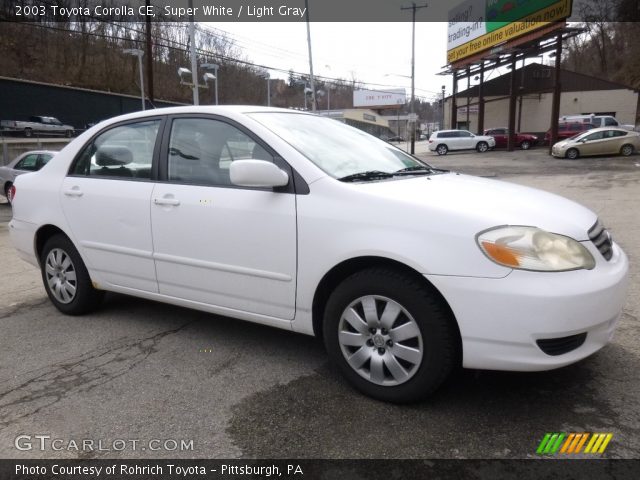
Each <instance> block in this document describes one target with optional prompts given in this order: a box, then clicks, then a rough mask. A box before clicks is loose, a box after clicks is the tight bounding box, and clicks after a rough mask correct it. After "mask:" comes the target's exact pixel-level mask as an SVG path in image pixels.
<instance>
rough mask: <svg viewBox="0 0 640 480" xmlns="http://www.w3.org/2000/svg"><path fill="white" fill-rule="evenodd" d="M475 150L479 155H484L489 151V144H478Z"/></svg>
mask: <svg viewBox="0 0 640 480" xmlns="http://www.w3.org/2000/svg"><path fill="white" fill-rule="evenodd" d="M476 150H477V151H478V152H480V153H484V152H486V151H487V150H489V144H488V143H487V142H478V144H477V145H476Z"/></svg>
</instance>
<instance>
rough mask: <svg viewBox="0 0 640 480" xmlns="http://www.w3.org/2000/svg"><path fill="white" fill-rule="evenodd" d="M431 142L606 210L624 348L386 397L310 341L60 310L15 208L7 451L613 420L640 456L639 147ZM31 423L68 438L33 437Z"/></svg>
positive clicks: (144, 310) (7, 289)
mask: <svg viewBox="0 0 640 480" xmlns="http://www.w3.org/2000/svg"><path fill="white" fill-rule="evenodd" d="M420 155H421V156H422V157H423V158H425V159H427V161H429V162H430V163H432V164H433V165H435V166H438V167H441V168H450V169H454V170H457V171H461V172H467V173H472V174H475V175H482V176H488V177H495V178H499V179H505V180H508V181H512V182H516V183H520V184H523V185H529V186H533V187H538V188H542V189H544V190H548V191H551V192H554V193H558V194H561V195H564V196H566V197H568V198H571V199H574V200H576V201H578V202H581V203H583V204H585V205H586V206H588V207H589V208H591V209H592V210H594V211H595V212H597V213H598V215H600V216H601V218H602V219H603V221H604V222H605V224H606V225H607V226H608V227H609V228H610V229H611V231H612V233H613V236H614V238H615V239H616V240H617V241H618V242H619V243H620V244H621V245H622V247H623V248H624V249H625V251H626V252H627V254H628V255H629V257H630V260H631V279H630V280H631V281H630V291H629V295H628V300H627V304H626V306H625V308H624V312H623V315H622V318H621V320H620V323H619V327H618V330H617V334H616V336H615V338H614V340H613V341H612V343H611V344H610V345H608V346H607V347H606V348H604V349H603V350H602V351H600V352H599V353H597V354H595V355H594V356H592V357H590V358H588V359H586V360H584V361H582V362H580V363H578V364H576V365H572V366H569V367H565V368H563V369H559V370H555V371H551V372H541V373H501V372H490V371H472V370H461V371H458V372H456V374H455V375H453V376H452V377H451V378H450V379H449V380H448V381H447V383H446V384H445V385H444V386H443V387H442V388H441V389H440V390H439V391H438V392H437V393H436V394H435V395H434V396H433V397H431V398H430V399H429V400H427V401H425V402H423V403H420V404H415V405H409V406H396V405H390V404H385V403H382V402H378V401H375V400H371V399H369V398H367V397H364V396H362V395H360V394H359V393H357V392H355V391H354V390H353V389H351V388H350V387H349V386H348V385H347V384H346V382H345V381H344V380H343V379H342V377H341V376H340V374H339V373H338V372H336V371H335V370H334V369H333V368H332V367H330V366H329V364H328V362H327V357H326V354H325V352H324V348H323V346H322V344H321V342H319V341H318V340H316V339H314V338H312V337H307V336H303V335H298V334H294V333H290V332H286V331H282V330H277V329H272V328H268V327H262V326H258V325H253V324H250V323H247V322H242V321H238V320H232V319H229V318H224V317H220V316H216V315H210V314H206V313H201V312H196V311H193V310H188V309H183V308H178V307H174V306H168V305H162V304H158V303H153V302H148V301H144V300H139V299H136V298H132V297H127V296H122V295H115V294H110V295H108V296H107V298H106V300H105V302H104V306H103V308H102V309H101V310H99V311H98V312H96V313H94V314H91V315H86V316H82V317H69V316H64V315H62V314H60V313H58V311H57V310H56V309H55V308H54V307H53V306H52V305H51V304H50V303H49V301H48V300H47V298H46V295H45V293H44V289H43V287H42V286H41V280H40V275H39V272H38V270H37V269H35V268H33V267H31V266H30V265H28V264H26V263H24V262H22V261H21V260H19V259H18V258H17V256H16V255H15V253H14V251H13V249H12V248H11V247H10V245H9V241H8V234H7V223H6V222H7V220H8V219H9V218H10V207H9V206H8V205H6V204H0V266H1V268H2V275H0V278H1V279H2V280H1V281H0V332H1V333H0V457H2V458H18V459H20V458H24V459H26V458H78V457H82V458H91V457H95V458H137V457H143V458H146V457H148V458H152V457H155V458H157V457H166V458H194V457H195V458H232V457H240V458H242V457H245V458H256V457H257V458H274V457H276V458H285V457H287V458H291V457H298V458H529V457H535V456H536V454H535V449H536V447H537V445H538V443H539V442H540V440H541V438H542V436H543V435H544V433H546V432H612V433H613V440H612V441H611V443H610V445H609V447H608V448H607V451H606V453H605V454H604V455H605V456H606V457H610V458H640V437H639V436H638V431H639V429H640V376H639V375H638V371H640V347H639V345H640V341H639V333H640V327H639V326H638V315H639V312H640V306H639V304H638V299H639V298H640V267H639V266H638V259H639V258H640V241H639V240H638V239H639V238H640V215H638V209H637V206H638V204H639V202H640V157H638V156H633V157H630V158H596V159H580V160H577V161H567V160H556V159H552V158H551V157H548V156H547V155H546V153H545V152H544V151H543V150H541V149H537V150H531V151H528V152H511V153H510V152H490V153H487V154H477V153H475V152H472V153H462V154H449V155H446V156H443V157H438V156H436V155H432V154H429V153H420ZM515 314H517V312H514V315H515ZM20 435H27V436H29V438H31V439H32V440H33V438H34V436H36V435H44V436H48V437H50V438H51V439H59V440H60V442H58V443H57V446H58V447H62V448H59V449H54V448H53V447H52V445H51V442H50V441H49V443H47V442H46V441H45V444H44V448H43V449H41V448H40V446H41V444H40V442H39V441H38V442H35V441H33V444H32V445H31V448H26V447H25V445H26V444H25V443H24V442H23V443H20V442H22V440H20V441H19V442H18V443H19V444H20V445H21V446H22V448H26V449H24V450H20V449H18V448H16V438H17V437H18V436H20ZM118 439H121V440H125V441H128V444H127V445H128V448H125V449H124V450H122V451H119V450H116V449H115V448H113V447H114V440H118ZM72 440H74V441H76V442H80V441H82V440H92V441H94V442H98V441H101V442H102V445H103V446H104V447H109V449H106V450H102V451H96V450H94V451H80V452H79V451H77V450H76V449H73V448H69V442H70V441H72ZM131 440H137V442H136V450H133V448H131V445H132V443H131ZM150 440H159V441H160V445H162V447H163V448H160V449H155V448H152V445H150V443H149V441H150ZM173 441H175V442H176V444H177V445H180V442H183V443H184V444H186V446H187V447H189V445H190V446H191V448H184V449H181V448H176V449H172V448H171V447H173V445H174V444H173V443H172V442H173ZM118 445H120V444H118ZM158 445H159V444H158V443H157V442H156V443H154V444H153V446H155V447H158Z"/></svg>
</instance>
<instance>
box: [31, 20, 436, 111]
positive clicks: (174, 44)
mask: <svg viewBox="0 0 640 480" xmlns="http://www.w3.org/2000/svg"><path fill="white" fill-rule="evenodd" d="M99 21H100V22H101V23H105V24H109V25H112V26H114V27H118V28H121V29H124V30H127V31H131V32H135V33H138V34H140V35H141V38H130V37H123V36H117V35H113V34H107V33H99V32H95V31H84V32H83V31H80V30H74V29H70V28H61V27H57V26H52V25H47V24H42V23H23V24H22V25H23V26H29V27H34V28H42V29H46V30H54V31H60V32H66V33H71V34H75V35H88V36H91V37H97V38H105V39H111V40H121V41H124V42H129V43H133V44H144V43H145V41H146V40H145V38H144V35H146V32H145V31H143V30H138V29H136V28H134V27H131V26H129V25H122V24H120V23H117V22H112V21H105V20H99ZM56 23H57V22H56ZM171 25H175V22H172V23H171ZM199 31H201V32H202V30H200V29H199ZM151 36H152V37H153V38H154V39H155V40H154V46H156V47H161V48H167V49H172V50H178V51H181V52H184V53H185V54H187V53H188V48H189V46H188V44H187V43H183V42H179V41H177V40H174V39H169V38H164V37H162V36H158V35H157V34H155V33H152V34H151ZM196 53H197V54H199V55H201V56H204V57H206V58H212V59H215V60H218V61H226V62H229V63H231V64H239V65H244V66H246V67H250V68H253V69H262V70H270V71H275V72H280V73H283V74H291V73H293V75H295V76H297V77H302V78H304V77H307V76H308V73H306V72H298V71H294V70H293V69H284V68H278V67H272V66H268V65H263V64H259V63H254V62H250V61H247V60H241V59H239V58H234V57H230V56H227V55H223V54H220V53H218V52H211V51H208V50H204V49H202V48H196ZM315 77H316V78H317V79H319V80H320V81H322V82H323V83H329V84H333V85H338V86H341V85H348V84H349V83H351V84H352V85H353V86H354V87H355V86H356V85H362V86H365V85H367V86H372V87H383V88H394V89H397V88H404V87H402V86H399V85H392V84H382V83H374V82H366V81H364V80H352V81H348V80H347V79H343V78H336V77H328V76H323V75H316V76H315ZM417 90H420V91H422V92H425V93H430V94H433V95H437V94H438V92H433V91H430V90H425V89H417ZM377 91H379V92H381V93H397V92H394V91H391V90H377ZM417 97H418V98H420V99H423V100H427V99H428V97H427V96H426V95H424V96H417Z"/></svg>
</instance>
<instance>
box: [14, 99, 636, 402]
mask: <svg viewBox="0 0 640 480" xmlns="http://www.w3.org/2000/svg"><path fill="white" fill-rule="evenodd" d="M11 195H12V199H13V206H14V207H13V208H14V213H13V219H12V221H11V223H10V231H11V237H12V241H13V244H14V245H15V247H16V248H17V250H18V252H19V254H20V255H21V256H22V257H23V258H24V259H26V260H27V261H29V262H31V263H33V264H34V265H37V266H39V267H40V269H41V271H42V278H43V281H44V286H45V288H46V291H47V293H48V295H49V298H50V299H51V301H52V302H53V304H54V305H55V306H56V307H57V308H58V309H59V310H60V311H62V312H64V313H68V314H72V315H75V314H82V313H85V312H88V311H89V310H91V309H93V308H95V307H97V306H98V305H99V303H100V300H101V293H102V292H103V291H104V290H110V291H114V292H121V293H124V294H129V295H135V296H139V297H144V298H148V299H154V300H159V301H162V302H168V303H172V304H176V305H182V306H186V307H191V308H196V309H200V310H205V311H208V312H212V313H217V314H222V315H227V316H231V317H236V318H239V319H243V320H249V321H253V322H257V323H261V324H265V325H271V326H275V327H280V328H284V329H291V330H294V331H296V332H300V333H305V334H315V335H317V336H320V337H322V338H323V339H324V342H325V344H326V348H327V350H328V352H329V354H330V356H331V358H332V359H333V361H335V362H336V363H337V364H338V365H339V366H340V368H341V370H342V372H343V373H344V375H345V376H346V378H347V379H348V380H349V381H350V382H351V383H352V384H353V385H354V386H355V387H356V388H358V389H360V390H361V391H363V392H365V393H367V394H369V395H371V396H373V397H376V398H379V399H384V400H388V401H395V402H404V401H415V400H417V399H420V398H423V397H425V396H426V395H428V394H430V393H431V392H433V391H434V390H435V389H436V388H437V387H438V386H439V385H440V384H441V383H442V381H443V380H444V379H445V378H446V377H447V375H448V374H449V372H450V371H451V370H452V368H453V367H454V366H456V365H457V364H462V366H464V367H470V368H480V369H498V370H520V371H533V370H546V369H552V368H556V367H561V366H564V365H567V364H570V363H573V362H576V361H578V360H580V359H583V358H585V357H587V356H588V355H591V354H592V353H594V352H596V351H597V350H599V349H600V348H602V347H603V346H604V345H605V344H606V343H607V342H608V341H609V340H610V339H611V337H612V334H613V331H614V328H615V324H616V321H617V319H618V316H619V313H620V310H621V308H622V304H623V301H624V295H625V288H626V278H627V270H628V261H627V257H626V256H625V254H624V252H623V251H622V250H621V249H620V247H619V246H618V245H617V244H616V243H615V242H613V241H612V239H611V236H610V234H609V233H608V231H607V230H606V229H604V227H603V226H602V223H601V222H600V221H599V220H598V218H597V216H596V214H595V213H593V212H591V211H589V210H588V209H586V208H584V207H582V206H580V205H577V204H576V203H573V202H571V201H569V200H566V199H564V198H561V197H558V196H555V195H552V194H549V193H545V192H542V191H538V190H533V189H530V188H525V187H522V186H516V185H512V184H509V183H503V182H500V181H494V180H488V179H482V178H475V177H471V176H466V175H460V174H457V173H453V172H448V171H443V170H438V169H435V168H432V167H430V166H429V165H427V164H425V163H422V162H421V161H419V160H417V159H415V158H413V157H411V156H409V155H407V154H405V153H404V152H402V151H401V150H399V149H397V148H395V147H393V146H391V145H389V144H388V143H386V142H383V141H381V140H378V139H376V138H374V137H372V136H370V135H368V134H366V133H364V132H361V131H359V130H356V129H354V128H351V127H349V126H346V125H344V124H342V123H340V122H338V121H335V120H332V119H328V118H321V117H318V116H314V115H310V114H306V113H301V112H296V111H291V110H279V109H267V108H262V107H179V108H170V109H161V110H155V111H147V112H141V113H135V114H131V115H126V116H122V117H118V118H114V119H111V120H108V121H106V122H103V123H101V124H99V125H97V126H95V127H93V128H92V129H90V130H89V131H87V132H85V133H84V134H82V135H81V136H80V137H78V138H77V139H75V140H74V141H72V142H71V143H70V144H69V145H68V146H67V147H66V148H65V149H64V150H62V151H61V152H60V153H59V154H58V155H57V156H56V157H55V158H54V159H53V160H51V161H50V162H49V163H48V164H47V165H46V167H44V168H43V169H42V170H41V171H40V172H37V173H32V174H26V175H22V176H20V177H19V178H18V179H17V181H16V184H15V185H14V187H13V190H12V192H11Z"/></svg>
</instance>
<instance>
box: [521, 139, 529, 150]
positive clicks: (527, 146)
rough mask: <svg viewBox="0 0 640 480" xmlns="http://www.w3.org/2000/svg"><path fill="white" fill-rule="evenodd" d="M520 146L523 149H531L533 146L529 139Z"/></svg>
mask: <svg viewBox="0 0 640 480" xmlns="http://www.w3.org/2000/svg"><path fill="white" fill-rule="evenodd" d="M520 148H521V149H522V150H529V149H530V148H531V142H529V140H523V141H522V143H521V144H520Z"/></svg>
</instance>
